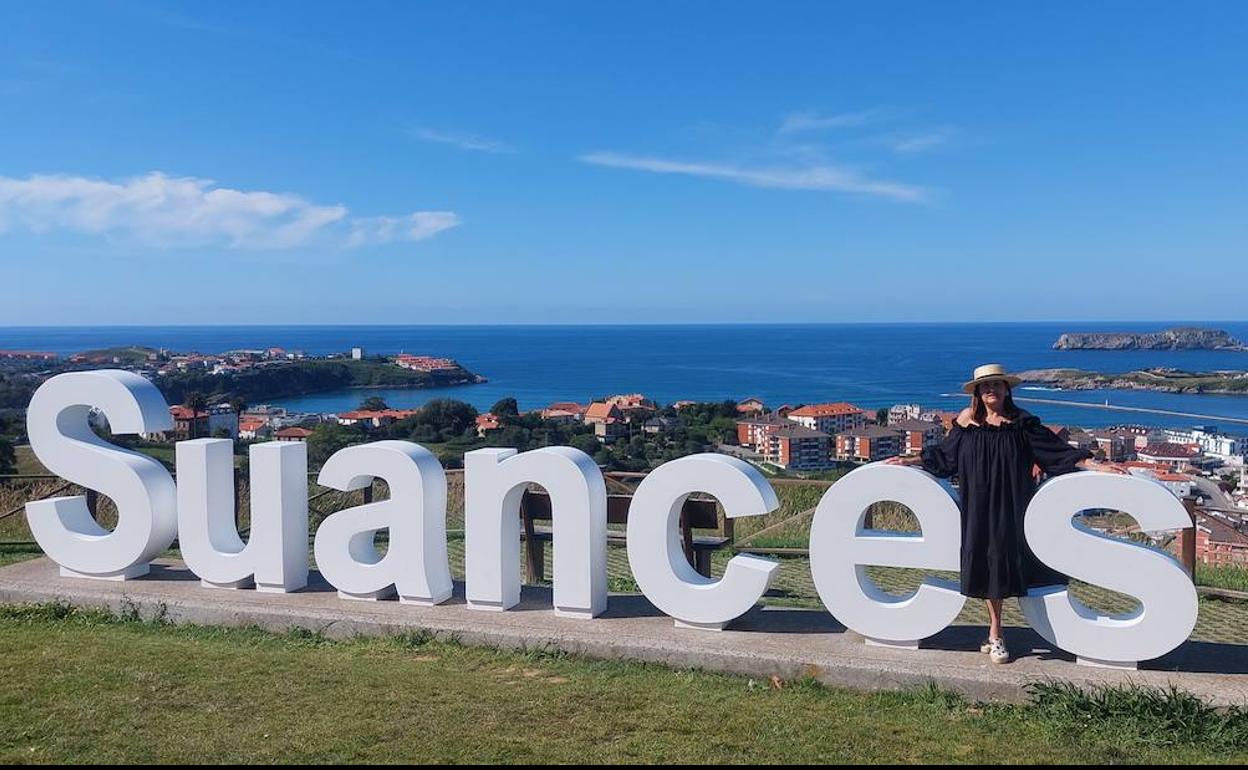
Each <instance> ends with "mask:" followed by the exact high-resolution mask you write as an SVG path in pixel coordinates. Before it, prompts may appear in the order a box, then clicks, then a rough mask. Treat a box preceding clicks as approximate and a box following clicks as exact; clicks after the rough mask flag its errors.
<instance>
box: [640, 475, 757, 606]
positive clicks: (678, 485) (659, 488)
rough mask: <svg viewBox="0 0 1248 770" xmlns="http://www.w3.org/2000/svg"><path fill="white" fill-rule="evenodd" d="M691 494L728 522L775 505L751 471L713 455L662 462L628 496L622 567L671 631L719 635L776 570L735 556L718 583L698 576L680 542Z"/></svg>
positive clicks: (752, 602) (752, 558)
mask: <svg viewBox="0 0 1248 770" xmlns="http://www.w3.org/2000/svg"><path fill="white" fill-rule="evenodd" d="M694 492H706V493H707V494H710V495H713V496H714V497H715V498H716V499H718V500H719V502H720V504H722V505H723V506H724V515H725V516H728V517H729V518H737V517H741V516H761V515H762V514H765V513H768V512H770V511H774V510H775V509H776V508H778V507H779V506H780V501H779V500H778V499H776V493H775V490H773V489H772V488H771V485H770V484H768V483H767V479H765V478H763V475H762V474H761V473H759V472H758V469H756V468H755V467H754V466H752V465H750V464H749V463H746V462H743V461H741V460H738V459H737V458H735V457H728V456H726V455H720V454H700V455H692V456H689V457H682V458H679V459H677V460H672V461H670V462H667V463H664V464H663V465H660V466H659V467H658V468H655V469H654V470H653V471H651V472H650V475H648V476H646V478H645V479H644V480H643V481H642V482H641V484H639V485H638V487H637V491H636V492H635V493H633V502H632V504H631V505H630V506H629V509H628V564H629V566H630V567H631V568H632V570H633V578H634V579H635V580H636V581H637V585H638V586H639V587H640V588H641V591H642V593H644V594H645V595H646V598H647V599H649V600H650V601H651V602H652V603H653V604H654V606H656V607H658V608H659V609H660V610H662V611H663V612H665V613H667V614H668V615H670V616H672V618H674V619H675V621H676V625H678V626H686V627H689V628H699V629H705V630H713V631H718V630H721V629H723V627H724V626H725V625H727V624H728V623H729V622H730V621H732V620H734V619H736V618H738V617H740V616H741V615H744V614H745V613H746V612H748V611H749V610H750V609H751V608H753V607H754V605H755V604H756V603H757V602H758V600H759V599H760V598H762V595H763V594H764V593H765V592H766V591H767V587H768V586H769V585H771V579H772V577H773V576H774V575H775V573H776V570H777V569H779V567H780V565H779V564H777V563H776V562H774V561H772V560H770V559H762V558H759V557H757V556H749V555H745V554H742V555H739V556H734V557H733V558H732V560H731V561H729V562H728V566H727V568H726V569H725V570H724V576H723V578H722V579H720V580H715V579H714V578H708V577H705V576H703V575H700V574H698V572H697V570H695V569H694V568H693V566H692V565H691V564H689V560H688V559H687V558H685V551H684V547H683V545H682V543H681V536H680V510H681V508H683V507H684V504H685V500H687V499H688V498H689V496H690V495H691V494H693V493H694Z"/></svg>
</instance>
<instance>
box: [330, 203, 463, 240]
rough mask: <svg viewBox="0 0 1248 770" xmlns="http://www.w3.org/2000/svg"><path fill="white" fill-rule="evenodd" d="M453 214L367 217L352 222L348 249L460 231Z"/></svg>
mask: <svg viewBox="0 0 1248 770" xmlns="http://www.w3.org/2000/svg"><path fill="white" fill-rule="evenodd" d="M460 223H461V220H460V218H459V216H458V215H457V214H456V213H455V212H453V211H417V212H416V213H415V214H409V215H408V216H405V217H365V218H361V219H353V220H351V237H350V238H349V239H348V240H347V245H348V246H368V245H372V244H376V243H390V242H391V241H423V240H424V239H426V238H432V237H433V236H435V235H437V234H438V233H440V232H442V231H443V230H450V229H451V228H452V227H458V226H459V225H460Z"/></svg>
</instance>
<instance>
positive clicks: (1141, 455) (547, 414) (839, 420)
mask: <svg viewBox="0 0 1248 770" xmlns="http://www.w3.org/2000/svg"><path fill="white" fill-rule="evenodd" d="M0 361H4V362H7V363H9V364H14V363H16V364H18V366H17V370H18V372H19V376H20V372H22V371H26V372H27V374H28V376H30V377H31V378H32V382H33V383H35V384H37V382H38V381H41V380H42V379H43V378H44V377H46V376H47V374H49V373H50V372H54V371H63V370H72V369H81V368H99V367H103V366H110V367H114V368H122V369H127V370H130V371H133V372H135V373H138V374H140V375H143V376H145V377H148V378H150V379H152V381H153V382H155V383H157V385H158V386H159V387H160V389H161V391H162V393H164V394H165V395H166V398H167V400H168V401H169V402H170V403H175V402H180V403H176V405H175V406H172V407H170V413H171V416H172V418H173V429H172V430H171V431H168V432H164V433H156V434H145V435H143V436H141V437H139V443H140V444H143V445H146V446H148V447H150V448H153V449H152V451H156V450H158V449H159V447H161V446H165V447H168V446H169V445H171V444H172V443H174V442H176V441H181V440H186V439H193V438H207V437H222V438H231V439H235V440H236V441H238V442H240V444H239V446H238V448H237V452H238V454H239V456H240V457H242V456H243V455H244V454H245V452H246V446H247V445H248V444H250V443H251V442H259V441H302V442H307V443H308V445H309V459H310V461H311V462H312V463H313V464H314V465H319V464H320V463H322V462H324V461H325V460H326V459H328V457H329V456H330V455H332V454H333V453H334V452H336V451H338V450H339V449H341V448H343V447H345V446H350V445H352V444H357V443H362V442H365V441H370V440H376V439H378V438H390V439H401V440H411V441H416V442H418V443H421V444H423V445H426V446H428V447H429V448H430V449H431V450H433V451H434V452H435V453H436V454H437V455H438V457H439V459H440V460H441V461H442V462H444V463H446V464H447V466H448V467H458V466H459V465H460V464H462V460H463V455H464V453H465V452H468V451H472V450H473V449H478V448H481V447H485V446H498V447H512V448H516V449H519V450H521V451H524V450H530V449H536V448H539V447H542V446H553V445H559V444H567V445H570V446H573V447H576V448H578V449H581V450H582V451H585V452H586V453H588V454H590V455H591V456H592V457H593V458H594V460H595V462H597V463H598V464H599V465H600V466H601V467H602V468H603V469H604V470H609V471H623V472H647V471H649V470H651V469H652V468H654V467H657V466H658V465H660V464H662V463H664V462H667V461H670V460H672V459H676V458H678V457H682V456H686V455H690V454H695V453H698V452H706V451H714V452H720V453H724V454H730V455H733V456H736V457H739V458H741V459H743V460H745V461H747V462H750V463H752V464H754V465H755V466H756V467H758V468H759V469H761V470H762V471H763V472H765V473H767V474H768V475H770V476H773V477H791V478H808V479H822V480H827V481H831V480H835V479H836V478H839V477H840V476H842V475H844V474H845V473H847V472H848V471H849V470H852V469H853V468H855V467H858V466H860V465H863V464H866V463H872V462H878V461H881V460H885V459H887V458H890V457H895V456H909V455H915V454H918V453H920V452H922V451H923V449H924V448H926V447H929V446H933V445H936V444H938V443H940V442H941V441H942V440H943V439H944V437H945V435H946V434H947V433H948V431H949V429H950V426H951V425H952V422H953V420H954V419H955V418H956V416H957V412H953V411H944V410H938V409H929V408H925V407H923V406H922V405H920V404H914V403H911V404H895V405H893V406H891V407H887V408H879V409H876V410H873V411H872V410H867V409H863V408H860V407H858V406H856V405H854V404H852V403H848V402H843V401H841V402H824V403H812V404H798V405H793V404H781V405H778V406H775V407H774V408H768V406H767V405H766V404H764V403H763V401H762V400H761V399H758V398H746V399H743V400H741V401H737V402H733V401H724V402H697V401H689V400H681V401H676V402H674V403H672V404H668V405H663V404H660V403H658V402H657V401H655V400H654V399H651V398H649V397H647V396H646V395H644V394H641V393H630V394H619V395H611V396H603V397H599V398H596V399H590V400H588V401H586V402H585V403H581V402H577V401H561V402H556V403H552V404H550V405H548V406H546V407H543V408H540V409H534V410H530V411H524V412H522V411H520V410H519V409H518V407H517V404H516V402H515V399H511V398H504V399H501V400H500V401H499V402H498V403H496V404H495V405H494V406H493V407H492V408H491V409H490V410H489V411H487V412H484V413H479V412H478V411H477V410H476V409H474V408H473V407H472V406H471V405H469V404H467V403H464V402H462V401H456V400H452V399H445V398H439V399H433V400H432V401H430V402H429V403H428V404H426V405H425V406H424V407H421V408H419V409H394V408H391V407H390V406H389V405H387V404H386V403H385V401H384V400H383V399H381V398H379V397H377V396H367V397H364V398H362V399H361V402H360V404H359V405H358V407H357V408H354V409H350V410H345V411H339V412H333V413H330V412H295V411H290V410H287V409H285V408H283V407H281V406H273V405H269V404H264V403H259V404H253V403H249V401H251V399H250V398H248V397H247V396H248V395H252V394H258V395H273V394H276V395H275V396H274V397H279V396H283V395H285V392H284V389H285V388H287V387H289V385H288V384H287V380H288V379H289V378H288V375H289V373H291V372H292V371H300V370H299V369H296V368H295V365H297V364H303V365H304V366H303V368H302V370H303V371H304V372H306V371H308V370H309V369H308V367H312V368H311V371H313V372H316V373H317V374H316V376H317V377H320V376H322V374H323V373H322V372H320V371H318V367H324V366H326V365H332V364H335V363H337V364H341V365H348V369H349V367H350V365H355V366H367V368H366V369H365V370H364V372H365V375H364V376H365V378H367V379H366V381H368V382H380V383H384V384H385V386H386V387H403V386H404V385H403V384H397V385H396V384H395V383H406V384H407V386H412V387H421V386H422V383H423V384H426V385H427V384H428V383H430V382H444V381H447V379H448V378H449V379H451V380H454V381H464V382H480V381H484V378H483V377H480V376H479V375H475V374H472V373H470V372H467V371H466V370H464V369H463V368H462V367H461V366H460V365H459V364H458V363H457V362H456V361H454V360H453V359H450V358H445V357H439V356H431V355H413V354H407V353H401V354H398V355H395V356H372V357H369V356H366V355H365V353H364V350H363V349H361V348H359V347H355V348H352V349H351V350H350V351H346V352H343V353H339V354H330V355H327V356H319V357H311V356H307V355H305V354H303V353H302V352H299V351H287V350H284V349H282V348H280V347H268V348H263V349H256V350H239V351H231V352H228V353H222V354H215V355H204V354H198V353H172V352H169V351H164V350H154V349H150V348H141V347H135V348H117V349H110V350H105V351H95V352H92V353H86V354H78V355H74V356H70V357H68V358H66V359H64V360H59V359H58V357H57V356H55V355H54V354H50V353H39V352H24V351H0ZM23 364H24V365H25V366H22V365H23ZM32 366H38V367H40V368H41V371H40V372H39V375H42V376H36V375H34V374H31V373H30V372H31V371H33V370H31V369H30V367H32ZM49 367H50V368H49ZM256 372H268V373H273V374H275V375H279V376H281V380H280V381H276V380H274V379H272V378H268V379H265V380H263V381H262V382H259V383H258V382H257V381H256V380H255V379H254V377H255V375H254V373H256ZM248 374H252V379H251V380H250V381H249V380H248V379H247V376H248ZM341 378H342V375H341V373H338V374H337V375H335V377H334V378H333V379H332V383H339V382H342V379H341ZM426 378H435V379H433V380H430V379H426ZM10 379H12V375H11V373H10ZM355 381H357V382H358V381H361V378H359V377H358V376H357V377H356V380H355ZM275 382H277V383H278V384H274V383H275ZM249 384H250V386H251V387H250V388H249ZM257 385H259V387H257ZM322 386H323V385H322V384H318V383H313V384H309V382H308V381H307V380H306V379H305V380H304V381H301V382H300V383H298V384H297V385H296V387H297V388H309V387H311V388H316V387H322ZM348 386H349V385H342V386H340V387H348ZM361 387H367V386H361ZM366 393H367V390H362V394H366ZM98 427H100V428H104V427H106V426H105V425H103V424H101V425H99V426H98ZM1048 427H1049V429H1050V430H1052V431H1053V432H1054V433H1055V434H1056V435H1057V436H1058V437H1060V438H1061V439H1062V440H1063V441H1065V442H1067V443H1069V444H1070V445H1071V446H1073V447H1077V448H1081V449H1088V450H1090V451H1092V452H1093V453H1094V455H1095V456H1096V458H1097V459H1098V460H1101V461H1103V462H1108V463H1112V464H1114V465H1116V466H1117V467H1118V468H1120V469H1121V470H1123V471H1124V472H1127V473H1130V474H1132V475H1136V476H1143V477H1146V478H1149V479H1152V480H1154V481H1156V482H1157V483H1159V484H1161V485H1162V486H1164V487H1166V488H1167V489H1168V490H1170V492H1171V493H1172V494H1174V495H1175V496H1176V497H1177V498H1179V499H1181V500H1185V501H1188V502H1189V504H1190V506H1191V510H1192V511H1193V516H1194V518H1195V521H1196V524H1197V526H1196V528H1195V540H1196V543H1195V550H1196V558H1197V559H1198V560H1199V561H1201V562H1202V563H1206V564H1211V565H1221V564H1234V565H1237V566H1238V565H1248V473H1246V472H1245V466H1246V460H1245V458H1246V456H1248V438H1246V437H1243V436H1237V435H1232V434H1229V433H1226V432H1224V431H1222V430H1220V429H1219V428H1218V427H1216V426H1211V425H1201V426H1194V427H1191V428H1184V429H1179V428H1160V427H1150V426H1144V425H1118V426H1114V427H1109V428H1095V429H1084V428H1080V427H1077V426H1066V425H1049V426H1048ZM2 432H7V433H8V434H10V436H11V438H10V439H8V440H9V443H16V442H17V441H20V439H21V435H20V434H21V430H20V426H18V425H17V424H15V421H14V420H12V419H10V420H9V421H8V427H7V428H6V430H5V431H2ZM0 440H5V437H4V436H0ZM140 448H142V447H140ZM166 451H167V450H166ZM9 453H10V454H11V453H12V450H11V449H10V450H9ZM0 454H2V453H0ZM0 459H2V457H0ZM0 464H2V463H0ZM1037 472H1038V471H1037ZM1183 537H1184V538H1185V537H1188V535H1184V536H1183ZM1180 539H1182V538H1180ZM1168 545H1172V546H1173V547H1174V548H1182V547H1185V546H1184V544H1183V543H1182V542H1174V543H1168ZM1186 547H1189V548H1190V547H1191V546H1186Z"/></svg>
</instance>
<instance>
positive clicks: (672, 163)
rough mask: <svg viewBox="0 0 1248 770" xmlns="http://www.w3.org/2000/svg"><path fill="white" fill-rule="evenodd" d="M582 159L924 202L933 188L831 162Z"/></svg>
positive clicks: (610, 155)
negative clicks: (774, 164)
mask: <svg viewBox="0 0 1248 770" xmlns="http://www.w3.org/2000/svg"><path fill="white" fill-rule="evenodd" d="M579 160H580V161H582V162H584V163H590V164H593V165H596V166H608V167H610V168H626V169H633V170H635V171H650V172H653V173H656V174H681V175H684V176H693V177H701V178H704V179H718V180H721V181H726V182H734V183H737V184H743V185H748V186H751V187H771V188H779V189H784V190H822V191H830V192H844V193H856V194H861V195H871V196H875V197H880V198H887V199H889V200H895V201H905V202H911V203H919V202H923V201H925V200H927V199H928V198H929V197H930V191H928V190H926V189H925V188H923V187H919V186H916V185H910V184H903V183H900V182H889V181H884V180H878V179H869V178H867V177H864V176H862V175H861V174H859V173H858V172H856V171H853V170H851V169H847V168H842V167H840V166H833V165H827V164H820V165H807V166H801V167H787V168H785V167H761V166H755V167H745V166H739V165H733V164H727V163H697V162H688V161H682V160H667V159H662V158H649V157H641V156H633V155H623V154H620V153H615V152H591V153H587V154H585V155H582V156H580V158H579Z"/></svg>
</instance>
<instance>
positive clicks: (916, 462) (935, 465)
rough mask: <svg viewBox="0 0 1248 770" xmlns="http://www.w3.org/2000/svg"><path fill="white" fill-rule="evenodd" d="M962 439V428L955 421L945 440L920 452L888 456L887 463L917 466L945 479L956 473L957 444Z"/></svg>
mask: <svg viewBox="0 0 1248 770" xmlns="http://www.w3.org/2000/svg"><path fill="white" fill-rule="evenodd" d="M961 440H962V428H961V427H959V426H958V424H957V423H956V422H955V423H954V424H953V427H952V428H950V429H949V434H948V435H947V436H945V440H944V441H942V442H940V443H939V444H937V445H935V446H929V447H926V448H925V449H924V450H923V451H922V452H921V453H920V454H917V455H912V456H910V457H890V458H889V459H887V460H885V462H886V463H888V464H889V465H910V466H918V467H921V468H922V469H923V470H925V471H927V472H928V473H930V474H932V475H933V476H936V477H937V478H942V479H947V478H949V477H950V476H956V475H957V474H958V445H959V442H961Z"/></svg>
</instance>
